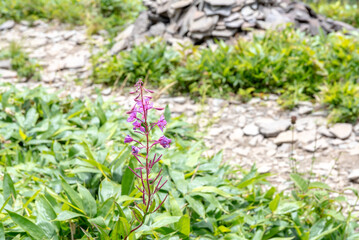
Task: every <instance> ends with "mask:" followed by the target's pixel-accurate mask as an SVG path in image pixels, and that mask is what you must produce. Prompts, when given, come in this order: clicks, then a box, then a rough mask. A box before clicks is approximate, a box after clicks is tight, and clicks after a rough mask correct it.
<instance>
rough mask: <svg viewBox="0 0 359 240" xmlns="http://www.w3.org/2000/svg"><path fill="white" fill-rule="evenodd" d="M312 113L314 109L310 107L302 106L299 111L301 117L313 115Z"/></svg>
mask: <svg viewBox="0 0 359 240" xmlns="http://www.w3.org/2000/svg"><path fill="white" fill-rule="evenodd" d="M312 111H313V107H308V106H301V107H299V109H298V113H299V115H306V114H309V113H311V112H312Z"/></svg>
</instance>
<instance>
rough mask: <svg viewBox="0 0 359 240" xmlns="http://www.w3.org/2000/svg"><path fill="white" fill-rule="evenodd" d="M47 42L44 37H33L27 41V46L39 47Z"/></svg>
mask: <svg viewBox="0 0 359 240" xmlns="http://www.w3.org/2000/svg"><path fill="white" fill-rule="evenodd" d="M46 44H47V39H46V38H42V37H41V38H34V39H31V40H30V41H29V46H30V47H32V48H39V47H42V46H44V45H46Z"/></svg>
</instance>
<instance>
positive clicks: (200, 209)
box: [184, 195, 206, 219]
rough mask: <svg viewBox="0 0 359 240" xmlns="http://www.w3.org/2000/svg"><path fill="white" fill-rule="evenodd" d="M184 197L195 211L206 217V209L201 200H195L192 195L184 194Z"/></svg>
mask: <svg viewBox="0 0 359 240" xmlns="http://www.w3.org/2000/svg"><path fill="white" fill-rule="evenodd" d="M184 198H185V199H186V200H187V202H188V203H189V206H190V207H191V209H192V210H193V211H195V212H196V213H197V214H198V215H200V216H201V217H202V218H203V219H205V218H206V216H205V213H206V211H205V209H204V206H203V204H202V203H201V202H200V201H196V200H194V199H193V198H192V197H190V196H188V195H186V196H184Z"/></svg>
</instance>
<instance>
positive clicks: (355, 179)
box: [348, 168, 359, 183]
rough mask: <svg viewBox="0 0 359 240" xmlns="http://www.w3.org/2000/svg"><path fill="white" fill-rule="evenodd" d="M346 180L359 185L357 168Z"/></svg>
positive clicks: (358, 170)
mask: <svg viewBox="0 0 359 240" xmlns="http://www.w3.org/2000/svg"><path fill="white" fill-rule="evenodd" d="M348 179H349V181H351V182H355V183H359V168H358V169H354V170H352V171H351V172H350V174H349V176H348Z"/></svg>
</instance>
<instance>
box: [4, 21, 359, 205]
mask: <svg viewBox="0 0 359 240" xmlns="http://www.w3.org/2000/svg"><path fill="white" fill-rule="evenodd" d="M6 24H7V25H4V24H3V25H1V26H0V49H3V48H6V47H8V46H9V43H10V42H11V41H16V42H18V43H20V44H21V45H22V46H23V47H24V49H25V50H26V51H27V52H28V53H29V54H30V56H31V57H32V58H34V59H36V60H37V61H38V62H39V63H40V64H41V66H42V68H43V70H42V72H41V75H42V82H32V81H28V82H24V79H19V78H18V77H17V74H16V72H14V71H12V70H10V66H9V64H6V61H0V75H2V77H0V82H12V83H14V84H16V85H17V86H19V87H35V86H37V85H40V84H41V85H43V86H45V87H47V88H49V89H50V90H51V91H56V90H62V92H61V94H60V95H62V96H64V95H67V94H70V95H71V96H73V97H84V96H87V97H95V96H96V94H95V93H94V92H95V88H99V89H102V94H103V96H104V98H105V99H108V98H114V99H115V101H117V102H119V103H120V104H123V105H126V106H127V105H128V104H129V103H130V102H129V101H128V97H127V96H126V94H122V93H119V90H115V91H112V89H111V88H106V87H104V86H101V85H95V84H92V83H91V81H90V80H89V78H88V76H89V75H90V74H91V63H90V60H89V59H90V55H91V51H92V52H94V51H97V50H98V49H99V48H100V47H101V46H102V45H103V44H104V43H105V42H106V39H105V38H104V37H101V36H92V37H91V39H90V38H88V37H87V36H86V29H85V28H82V27H79V28H75V29H72V30H67V29H66V28H65V27H64V26H60V25H58V24H47V23H44V22H41V21H38V22H37V23H35V25H34V26H32V27H30V26H29V25H28V23H26V22H22V23H21V24H15V23H13V22H6ZM75 79H81V81H79V82H80V83H79V84H76V83H75V82H74V80H75ZM276 98H277V97H276V96H274V95H273V96H269V97H267V98H266V99H257V98H254V99H252V100H251V101H250V102H249V103H246V104H244V103H240V102H233V101H232V102H231V101H225V100H221V99H208V101H207V103H206V104H204V105H202V104H198V103H194V102H193V101H192V100H190V99H189V98H187V97H169V96H165V95H164V96H161V97H160V99H159V100H158V101H159V102H161V103H165V104H169V106H170V109H171V110H172V112H173V114H174V115H178V114H185V115H186V116H187V117H188V121H189V122H193V123H198V124H199V126H200V131H201V132H203V133H204V136H205V144H206V146H207V147H208V149H209V150H208V151H207V152H206V154H207V155H212V154H214V153H215V152H217V151H219V150H221V149H223V151H224V159H225V160H226V161H228V162H230V163H231V164H233V165H234V166H236V167H243V168H245V169H249V168H250V167H251V166H252V164H253V163H256V165H257V167H258V169H259V171H260V172H263V173H264V172H271V173H272V174H273V177H271V178H270V181H271V182H272V183H274V184H275V185H276V186H277V187H278V188H279V189H280V190H286V189H288V188H289V187H290V185H289V181H288V179H289V174H290V173H291V172H292V168H293V166H296V168H297V169H298V171H299V172H301V173H309V172H311V171H313V173H314V175H315V178H317V179H320V180H321V181H323V182H326V183H328V184H329V185H330V186H332V187H333V188H334V189H335V190H337V191H339V192H344V193H346V194H348V196H349V201H350V202H351V203H352V204H354V202H355V198H354V197H353V195H350V191H349V190H345V189H346V188H347V187H354V188H356V189H358V188H359V185H358V183H359V124H357V125H351V124H335V125H332V126H329V125H327V120H326V112H325V111H322V110H321V109H319V108H318V106H316V105H313V104H312V103H310V102H302V103H301V104H300V105H299V107H298V108H296V109H294V110H293V111H291V112H289V111H283V110H281V108H280V107H279V106H278V105H277V103H276ZM292 116H296V118H297V119H296V122H295V124H292V123H291V118H292ZM313 178H314V177H313ZM334 194H335V193H334ZM356 208H357V209H356V210H357V211H359V206H356Z"/></svg>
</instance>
